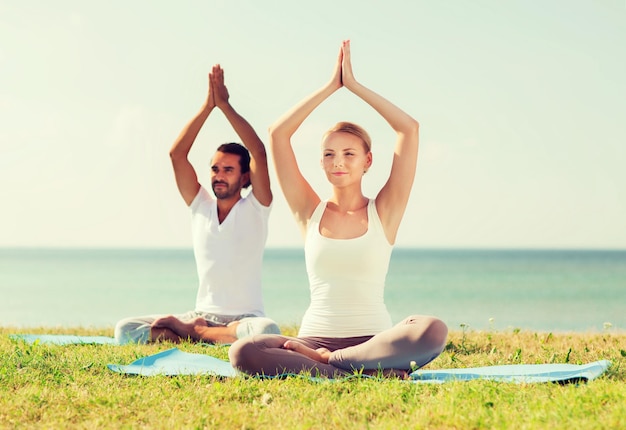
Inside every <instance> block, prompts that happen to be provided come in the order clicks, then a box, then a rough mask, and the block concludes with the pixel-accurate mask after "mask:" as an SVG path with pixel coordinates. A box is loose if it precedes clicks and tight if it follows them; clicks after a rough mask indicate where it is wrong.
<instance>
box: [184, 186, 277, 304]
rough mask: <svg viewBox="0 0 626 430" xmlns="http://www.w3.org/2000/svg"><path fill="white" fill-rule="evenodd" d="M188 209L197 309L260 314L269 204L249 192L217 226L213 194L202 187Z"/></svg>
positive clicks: (215, 204)
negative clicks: (195, 270)
mask: <svg viewBox="0 0 626 430" xmlns="http://www.w3.org/2000/svg"><path fill="white" fill-rule="evenodd" d="M190 208H191V231H192V237H193V249H194V255H195V258H196V268H197V270H198V279H199V287H198V295H197V297H196V311H199V312H208V313H213V314H219V315H242V314H254V315H257V316H264V309H263V295H262V288H261V267H262V263H263V251H264V249H265V242H266V240H267V229H268V219H269V214H270V209H271V205H270V206H263V205H262V204H261V203H259V201H258V200H257V199H256V197H254V194H253V193H252V192H250V193H249V194H248V195H247V196H245V197H243V198H241V199H240V200H239V201H238V202H237V203H236V204H235V206H233V208H232V209H231V211H230V213H229V214H228V216H227V217H226V219H225V220H224V221H223V222H222V223H221V224H220V223H219V221H218V218H217V201H216V199H215V197H213V196H212V195H211V194H209V192H208V191H207V190H206V189H205V188H204V187H201V188H200V191H199V192H198V195H196V197H195V198H194V200H193V201H192V202H191V205H190Z"/></svg>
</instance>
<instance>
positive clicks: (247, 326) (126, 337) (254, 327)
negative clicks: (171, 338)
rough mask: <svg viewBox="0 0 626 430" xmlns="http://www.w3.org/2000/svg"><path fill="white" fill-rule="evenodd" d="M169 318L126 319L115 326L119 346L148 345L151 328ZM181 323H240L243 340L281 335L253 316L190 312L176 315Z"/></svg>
mask: <svg viewBox="0 0 626 430" xmlns="http://www.w3.org/2000/svg"><path fill="white" fill-rule="evenodd" d="M165 316H167V315H166V314H161V315H144V316H140V317H131V318H125V319H123V320H121V321H119V322H118V323H117V324H116V325H115V339H116V340H117V342H118V343H119V344H125V343H148V342H149V341H150V327H151V325H152V323H153V322H154V321H156V320H157V319H159V318H162V317H165ZM174 317H176V318H178V319H179V320H181V321H190V320H193V319H196V318H198V317H201V318H204V320H205V321H206V322H207V324H208V325H209V327H225V326H227V325H228V324H230V323H231V322H234V321H239V325H238V326H237V338H238V339H241V338H244V337H247V336H252V335H255V334H280V329H279V328H278V325H277V324H276V323H275V322H274V321H272V320H271V319H269V318H265V317H257V316H256V315H253V314H243V315H217V314H211V313H207V312H198V311H189V312H187V313H184V314H178V315H174Z"/></svg>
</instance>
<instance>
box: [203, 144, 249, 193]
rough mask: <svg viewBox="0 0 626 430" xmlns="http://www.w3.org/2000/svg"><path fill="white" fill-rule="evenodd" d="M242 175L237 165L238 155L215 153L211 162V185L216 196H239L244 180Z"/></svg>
mask: <svg viewBox="0 0 626 430" xmlns="http://www.w3.org/2000/svg"><path fill="white" fill-rule="evenodd" d="M244 176H245V175H242V174H241V167H240V166H239V155H236V154H227V153H224V152H220V151H218V152H216V153H215V156H214V157H213V162H212V163H211V186H212V188H213V193H214V194H215V197H216V198H218V199H228V198H231V197H234V196H237V197H239V196H240V195H241V189H242V188H243V185H244V184H245V181H246V178H245V177H244Z"/></svg>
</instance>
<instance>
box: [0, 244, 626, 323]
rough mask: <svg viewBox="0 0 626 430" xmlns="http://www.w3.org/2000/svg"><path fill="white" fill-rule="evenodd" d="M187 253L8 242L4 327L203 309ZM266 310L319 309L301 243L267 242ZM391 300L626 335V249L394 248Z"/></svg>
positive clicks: (284, 314) (277, 315)
mask: <svg viewBox="0 0 626 430" xmlns="http://www.w3.org/2000/svg"><path fill="white" fill-rule="evenodd" d="M233 270H237V268H233ZM196 290H197V276H196V269H195V262H194V259H193V252H192V250H191V249H182V248H52V247H51V248H33V247H12V248H8V247H7V248H0V294H1V297H2V299H0V325H2V326H5V327H7V326H14V327H20V328H28V327H42V326H43V327H79V326H83V327H103V328H108V327H110V328H111V329H112V328H113V326H114V325H115V322H116V321H117V320H119V319H121V318H124V317H128V316H133V315H145V314H153V313H165V314H169V313H182V312H185V311H187V310H190V309H193V307H194V303H195V297H196ZM263 292H264V299H265V310H266V314H267V315H268V316H269V317H271V318H273V319H274V320H276V321H277V322H278V323H279V324H281V325H298V324H299V322H300V319H301V318H302V315H303V314H304V311H305V310H306V307H307V306H308V294H309V290H308V281H307V275H306V270H305V265H304V253H303V250H302V249H301V248H272V247H270V248H267V250H266V254H265V260H264V269H263ZM385 302H386V304H387V308H388V309H389V312H390V314H391V316H392V319H393V321H394V322H398V321H400V320H402V319H403V318H404V317H406V316H408V315H411V314H427V315H435V316H438V317H439V318H441V319H442V320H443V321H445V322H446V323H447V324H448V327H449V328H450V330H460V329H475V330H498V331H501V330H531V331H540V332H603V331H613V332H623V331H626V312H625V311H624V310H623V308H624V307H626V250H620V249H460V248H459V249H423V248H401V247H398V248H396V249H394V251H393V254H392V259H391V264H390V268H389V273H388V277H387V283H386V292H385Z"/></svg>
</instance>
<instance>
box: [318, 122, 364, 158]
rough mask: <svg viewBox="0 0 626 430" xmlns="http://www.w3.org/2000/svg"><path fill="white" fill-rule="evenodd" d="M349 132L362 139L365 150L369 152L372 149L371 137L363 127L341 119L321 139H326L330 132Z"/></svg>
mask: <svg viewBox="0 0 626 430" xmlns="http://www.w3.org/2000/svg"><path fill="white" fill-rule="evenodd" d="M338 132H341V133H350V134H352V135H354V136H356V137H358V138H359V139H361V141H363V145H365V152H370V151H371V150H372V139H371V138H370V135H369V134H368V133H367V131H365V129H364V128H363V127H361V126H360V125H357V124H354V123H352V122H347V121H342V122H338V123H337V124H335V125H334V126H333V127H331V128H330V129H329V130H328V131H327V132H326V133H324V136H323V137H322V140H324V139H326V138H327V137H328V135H329V134H331V133H338Z"/></svg>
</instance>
